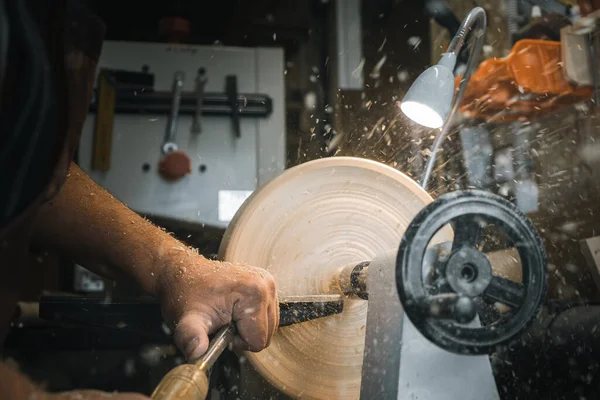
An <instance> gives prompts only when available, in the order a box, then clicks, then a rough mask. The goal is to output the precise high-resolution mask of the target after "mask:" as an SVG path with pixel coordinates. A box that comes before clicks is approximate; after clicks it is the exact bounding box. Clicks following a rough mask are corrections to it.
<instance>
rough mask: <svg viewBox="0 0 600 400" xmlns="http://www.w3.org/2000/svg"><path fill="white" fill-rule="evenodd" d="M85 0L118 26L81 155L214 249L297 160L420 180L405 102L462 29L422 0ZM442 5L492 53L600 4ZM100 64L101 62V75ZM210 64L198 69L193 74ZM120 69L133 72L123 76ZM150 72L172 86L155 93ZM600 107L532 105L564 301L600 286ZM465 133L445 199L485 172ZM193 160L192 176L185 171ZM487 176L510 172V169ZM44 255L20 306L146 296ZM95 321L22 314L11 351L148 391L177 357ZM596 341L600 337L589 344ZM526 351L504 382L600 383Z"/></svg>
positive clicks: (39, 363)
mask: <svg viewBox="0 0 600 400" xmlns="http://www.w3.org/2000/svg"><path fill="white" fill-rule="evenodd" d="M517 2H518V1H515V2H514V3H517ZM87 3H88V4H89V6H91V7H92V8H93V9H95V10H96V12H97V13H98V14H99V16H100V17H101V18H102V19H103V20H104V21H105V22H106V24H107V34H106V40H107V43H106V44H105V46H104V50H103V55H102V58H101V61H100V64H99V80H98V90H97V92H96V95H95V97H94V101H93V104H92V107H91V110H90V117H89V118H88V120H87V121H86V125H85V128H84V135H83V138H82V144H81V147H80V149H79V152H78V163H79V164H80V165H81V167H82V168H83V169H84V170H86V171H87V172H88V173H90V175H91V176H92V177H93V178H94V179H95V180H97V181H98V182H99V183H100V184H102V185H104V186H105V187H106V188H107V189H108V190H109V191H111V192H112V193H113V194H115V196H116V197H118V198H120V199H121V200H122V201H124V202H125V203H126V204H127V205H129V206H130V207H132V208H133V209H134V210H136V211H139V212H140V213H142V214H144V215H145V216H146V217H148V218H149V219H151V220H153V221H154V222H156V223H158V224H160V225H161V226H164V227H165V228H166V229H167V230H169V231H171V232H173V233H174V235H176V236H177V237H178V238H180V239H181V240H183V241H185V242H186V243H189V244H190V245H193V246H195V247H197V248H199V249H200V250H201V252H202V253H203V254H205V255H206V256H208V257H215V256H216V253H217V251H218V246H219V243H220V241H221V238H222V235H223V232H224V230H225V227H226V226H227V223H228V221H229V220H230V219H231V217H232V216H233V214H234V213H235V209H236V207H237V206H239V205H240V204H241V202H242V201H243V200H244V199H245V198H247V196H248V195H249V194H250V193H251V192H252V191H253V190H254V189H256V187H257V186H258V185H260V184H261V183H264V182H265V181H267V180H268V179H270V178H271V177H273V176H276V175H277V174H278V173H279V172H281V171H282V170H283V169H284V168H289V167H292V166H294V165H298V164H300V163H303V162H306V161H309V160H313V159H318V158H322V157H332V156H341V155H346V156H357V157H364V158H369V159H372V160H377V161H380V162H383V163H385V164H387V165H390V166H392V167H394V168H396V169H398V170H400V171H402V172H404V173H406V174H408V175H409V176H411V177H413V178H414V179H418V178H419V176H420V174H421V173H422V172H423V166H424V163H425V161H426V160H427V158H428V157H429V155H430V153H428V151H429V148H430V147H431V144H432V142H433V137H434V136H433V135H434V133H433V131H429V130H426V129H424V128H422V127H419V126H417V125H416V124H414V123H412V122H409V121H408V120H407V118H405V117H404V116H403V115H402V114H401V112H400V109H399V107H398V104H399V102H400V100H401V99H402V97H403V95H404V93H405V91H406V90H407V89H408V87H409V86H410V84H411V83H412V82H413V80H414V79H415V78H416V77H417V76H418V74H419V73H420V72H422V71H423V70H424V69H425V68H426V67H428V66H429V65H431V64H432V63H434V62H435V61H436V60H438V59H439V57H440V55H441V53H442V52H443V50H444V49H445V48H446V46H447V44H448V42H449V37H450V35H449V34H448V32H447V30H446V28H445V27H443V26H441V25H440V23H439V21H435V20H434V18H433V15H432V14H431V12H430V10H428V9H427V8H426V7H425V5H426V4H425V3H427V2H425V1H412V0H369V1H359V0H347V1H343V0H337V1H336V0H317V1H308V0H307V1H293V0H255V1H252V2H243V1H236V0H221V1H218V2H211V3H210V4H209V3H208V2H201V1H192V0H171V1H168V2H163V1H156V2H146V1H144V2H142V1H139V0H130V1H129V2H127V7H123V5H122V4H116V3H114V2H107V1H93V0H88V1H87ZM446 3H447V5H448V6H449V7H450V9H451V10H452V11H453V13H454V14H455V15H456V17H457V18H458V20H461V19H462V18H463V17H464V16H465V15H466V14H467V12H468V11H469V10H470V9H471V8H473V7H475V6H481V7H483V8H484V9H485V10H486V11H487V13H488V30H487V35H486V38H485V43H486V45H485V48H484V56H483V57H482V60H484V59H488V58H493V57H504V56H506V55H508V54H509V53H510V52H511V49H512V47H513V44H514V43H515V42H516V39H518V38H534V39H543V40H560V29H561V28H564V27H565V26H567V25H568V23H567V22H565V20H566V18H567V17H566V16H564V15H562V16H560V15H559V16H558V17H557V13H555V12H554V13H553V12H551V6H552V5H557V4H558V5H563V6H564V7H568V6H569V5H570V6H577V7H578V9H579V12H581V13H583V12H589V11H593V10H595V9H597V8H599V5H598V4H597V2H595V1H579V2H578V1H575V0H573V1H558V0H557V1H554V2H551V1H540V2H536V1H534V0H530V1H520V3H524V4H526V5H527V7H525V8H524V9H525V10H526V11H523V12H522V15H518V14H517V15H515V11H514V9H512V8H511V7H510V5H511V4H512V3H513V2H512V1H509V0H506V1H500V0H470V1H462V0H449V1H446ZM537 3H540V4H539V9H540V10H541V15H540V16H536V17H535V18H531V6H532V5H533V6H537ZM546 3H548V4H550V3H551V5H550V6H547V4H546ZM522 10H523V8H522ZM536 10H537V9H536ZM549 10H550V11H549ZM527 13H529V14H527ZM557 21H558V22H557ZM540 32H542V33H540ZM196 46H202V47H196ZM177 63H179V64H177ZM103 69H104V70H105V71H106V74H105V75H103V74H102V73H100V72H101V71H102V70H103ZM199 69H203V72H204V74H203V75H200V73H199V72H198V75H197V72H196V71H199ZM111 70H112V71H114V70H120V71H121V73H120V74H118V73H113V74H112V75H111V73H110V71H111ZM177 70H185V80H184V82H183V83H182V84H183V85H184V92H185V93H184V94H183V96H182V98H181V99H182V101H181V108H180V113H181V115H180V116H179V119H178V124H177V136H176V137H177V139H178V142H181V141H183V143H184V144H183V145H182V144H180V145H179V146H180V147H179V149H178V150H180V153H182V154H183V155H181V158H177V159H173V160H171V163H170V164H169V163H166V164H168V165H165V163H164V160H163V159H162V148H161V145H162V143H163V135H164V132H165V129H166V121H167V115H168V113H169V112H170V110H171V101H172V87H173V84H174V79H175V80H176V78H175V76H174V73H175V72H176V71H177ZM152 74H155V75H154V76H153V77H150V75H152ZM103 77H104V79H106V80H109V79H112V80H113V82H114V81H117V82H118V83H122V86H120V88H121V89H123V91H122V92H119V89H117V90H116V91H113V92H110V90H111V89H110V87H112V86H110V87H109V85H105V86H104V90H106V91H109V92H110V93H109V94H108V95H107V94H106V93H102V90H103V89H102V79H103ZM198 79H206V86H205V88H206V90H205V91H203V92H202V93H199V92H198V91H197V88H198ZM150 86H154V89H156V90H158V91H161V92H164V93H163V95H160V96H159V95H158V94H152V93H146V94H144V92H145V91H148V88H149V87H150ZM175 86H176V85H175ZM113 90H114V89H113ZM125 90H128V92H125ZM132 91H133V92H135V95H131V93H132ZM128 93H129V94H128ZM111 96H112V97H111ZM198 96H204V100H205V102H204V104H205V105H204V107H207V108H209V110H205V111H206V112H205V113H200V114H199V115H200V117H199V121H196V122H199V124H200V126H201V131H200V133H197V132H194V131H193V129H192V124H193V122H194V118H196V115H195V114H196V112H197V110H196V100H197V99H198ZM111 99H112V100H111ZM111 101H112V102H113V103H116V108H115V104H113V105H112V108H113V109H115V110H116V111H115V112H114V113H113V114H111V113H110V111H106V109H104V108H103V105H104V106H105V107H108V109H110V102H111ZM107 102H108V103H107ZM119 102H121V104H119ZM246 102H247V103H246ZM106 104H109V106H106ZM236 109H238V111H235V110H236ZM153 112H154V114H157V115H162V117H155V116H154V115H153ZM101 113H104V117H103V118H108V120H110V121H114V125H113V126H114V128H113V129H112V130H111V129H109V130H108V131H106V129H104V128H102V129H101V127H100V128H99V125H98V122H97V121H98V119H99V118H100V117H97V115H100V114H101ZM140 115H142V117H140ZM146 115H151V117H147V116H146ZM599 115H600V112H599V111H598V107H597V105H596V104H595V102H594V101H593V99H592V97H590V96H588V98H584V99H577V101H573V102H571V103H568V104H565V105H563V106H562V107H559V108H557V109H554V110H553V111H552V112H550V113H546V114H543V115H540V116H535V117H531V118H530V119H529V120H528V122H529V123H530V124H529V126H530V129H531V130H532V136H531V140H530V141H529V142H528V151H527V152H528V154H529V156H530V159H529V163H530V166H531V169H532V171H531V174H530V179H531V180H533V181H535V184H536V186H537V188H538V190H539V191H538V195H537V199H536V201H537V205H536V207H534V209H533V210H532V211H531V212H530V213H529V216H530V218H531V219H532V220H533V222H534V224H535V225H536V227H537V228H538V231H539V232H540V234H541V236H542V237H543V239H544V243H545V247H546V251H547V253H548V257H549V263H550V264H549V293H548V299H549V300H548V303H552V302H554V303H552V304H559V307H561V309H567V308H569V307H572V306H573V305H574V304H578V305H581V304H585V305H593V304H595V303H596V302H598V301H599V300H600V296H599V295H600V275H599V272H598V271H599V270H598V268H600V266H598V265H597V264H595V263H594V258H595V259H596V260H597V259H598V257H597V254H595V253H594V251H595V250H594V249H593V248H591V250H590V247H589V246H592V245H591V244H589V245H587V244H585V243H587V242H586V240H588V239H589V240H591V241H592V242H593V239H592V238H594V237H595V236H597V235H599V232H600V201H598V199H599V198H600V179H599V173H598V169H599V167H600V147H598V144H597V143H598V142H597V140H600V123H599V119H598V116H599ZM140 118H144V119H145V122H144V124H140V123H139V121H140ZM521 122H523V120H521ZM464 124H465V125H467V126H468V127H471V128H473V129H480V128H483V129H485V130H486V131H487V132H488V133H489V138H490V140H491V144H492V146H493V149H494V151H496V152H499V153H501V152H502V150H503V149H506V148H507V147H510V146H512V145H513V143H512V142H511V139H510V138H511V136H510V135H509V134H508V133H507V132H509V131H510V129H511V125H510V122H507V120H503V119H501V118H500V119H493V118H486V117H481V116H476V118H472V119H471V120H470V121H467V122H465V123H464ZM99 130H102V132H103V133H102V136H100V134H99V133H98V131H99ZM152 132H155V133H156V134H152ZM211 136H212V138H211ZM460 137H461V136H459V135H458V133H457V132H455V133H453V134H452V135H451V136H450V139H449V140H448V141H447V143H446V144H445V145H444V151H443V152H441V153H440V155H439V160H438V162H437V168H436V171H435V174H434V178H433V185H432V188H433V189H432V192H433V195H434V197H435V196H438V195H440V194H442V193H444V192H448V191H451V190H455V189H459V188H463V189H464V188H468V187H472V186H473V181H472V180H470V178H469V177H470V175H469V174H470V171H469V165H470V164H468V163H467V162H465V158H466V157H467V154H466V153H465V150H464V147H463V146H462V145H461V143H462V142H461V140H460ZM182 165H183V167H182ZM182 171H183V172H182ZM180 175H181V176H184V178H183V179H184V180H187V181H186V182H187V183H185V184H182V183H181V181H178V179H179V178H181V176H180ZM174 180H175V183H173V182H172V181H174ZM173 185H180V186H173ZM491 186H493V187H494V188H501V187H502V182H499V181H494V182H493V184H491ZM168 187H171V188H173V187H176V188H177V189H176V191H177V193H174V192H173V191H171V192H170V193H169V194H167V193H166V192H164V193H163V192H160V191H161V190H163V191H165V190H166V189H165V188H168ZM495 190H496V189H495ZM497 190H500V189H497ZM513 195H515V194H514V193H513ZM152 199H154V200H152ZM198 202H202V204H201V206H198V205H197V204H198ZM592 242H590V243H592ZM594 243H596V244H595V245H596V246H598V243H597V241H595V242H594ZM586 246H588V247H586ZM586 249H587V250H586ZM586 251H587V253H586ZM596 251H597V250H596ZM590 252H591V254H592V255H593V256H592V257H588V255H589V254H588V253H590ZM594 254H595V255H594ZM31 264H32V268H34V269H35V271H36V272H37V273H36V275H32V278H31V281H30V285H29V287H28V290H27V292H26V293H25V294H24V297H23V299H22V300H23V305H24V307H25V306H26V304H30V303H32V302H35V301H37V300H38V299H39V296H40V294H42V293H78V294H102V295H106V296H108V297H124V296H135V295H138V294H139V293H138V292H137V289H136V288H134V287H130V286H126V285H124V284H119V285H117V284H116V283H114V282H112V281H109V280H106V279H103V278H100V277H98V276H96V275H94V274H92V273H90V272H89V271H87V270H85V269H83V268H82V267H80V266H77V265H73V264H72V263H71V262H70V261H69V260H65V259H61V258H60V257H59V256H58V255H56V254H50V253H47V252H44V251H40V252H39V253H38V254H35V255H32V258H31ZM596 320H597V319H596ZM24 323H26V321H25V322H24ZM586 323H587V322H581V324H583V325H585V324H586ZM567 325H568V324H567ZM73 329H76V328H73ZM73 332H76V330H73ZM86 332H87V333H86V335H85V338H84V336H83V335H80V336H79V337H77V336H73V338H70V339H69V343H64V341H63V342H60V343H59V341H58V339H56V337H57V336H56V335H57V331H56V330H52V329H48V330H47V331H46V332H45V333H40V332H39V331H38V332H35V335H36V336H35V337H34V336H28V335H29V333H28V332H26V331H21V332H19V331H18V330H17V329H15V330H14V331H13V332H12V333H11V335H10V336H9V338H8V340H7V343H6V347H7V349H8V353H7V354H9V355H11V356H12V357H13V359H14V360H15V362H17V363H18V364H19V365H20V367H21V368H22V369H23V370H25V371H27V372H28V373H29V374H31V376H33V377H34V378H35V379H37V380H39V381H40V382H42V383H43V384H45V385H46V386H47V387H48V388H50V389H53V390H59V389H60V390H65V389H72V388H81V387H86V388H98V389H104V390H116V389H119V390H132V391H142V392H146V393H149V392H151V390H152V388H153V387H155V385H156V383H157V382H158V381H159V380H160V378H161V377H162V376H163V375H164V373H166V372H167V371H168V370H169V369H170V368H171V367H172V366H173V365H175V364H177V363H180V362H181V361H182V360H181V358H180V357H179V355H178V354H177V352H176V351H175V349H174V348H173V347H172V346H171V345H169V343H168V342H166V341H163V342H161V343H158V344H157V343H155V342H152V341H148V342H139V341H136V342H135V343H134V342H132V341H131V340H130V339H128V338H127V335H120V334H119V332H118V331H110V332H109V333H106V332H103V331H102V330H100V329H99V330H97V331H94V330H93V329H87V330H86ZM89 332H92V333H91V336H90V333H89ZM594 332H595V330H594ZM31 335H33V334H31ZM94 335H96V336H94ZM532 335H534V334H532ZM534 336H535V335H534ZM33 338H35V339H33ZM584 340H585V341H588V342H589V341H590V340H591V339H590V337H586V338H585V339H584ZM69 346H70V347H71V348H69V349H67V347H69ZM581 346H582V345H581V342H578V344H575V345H573V346H572V347H569V348H568V351H565V354H569V353H573V354H575V353H576V352H578V351H579V352H582V351H583V350H581ZM524 347H527V346H524ZM535 349H536V351H537V350H539V348H538V347H535ZM531 351H534V350H531ZM592 351H596V352H598V349H589V348H587V347H586V348H585V352H592ZM595 354H597V353H595ZM528 355H530V353H529V352H528V351H527V349H526V348H523V349H520V350H519V351H514V352H512V353H511V354H505V355H502V357H499V359H500V358H501V359H502V360H504V361H505V362H504V361H502V362H500V364H503V365H500V366H498V364H496V365H495V366H496V367H498V368H499V372H498V375H497V376H499V377H501V379H502V382H503V383H502V385H501V386H502V390H501V392H502V393H501V394H503V395H506V398H510V399H517V398H528V397H526V396H527V393H529V392H535V393H538V394H539V393H541V391H542V390H548V391H549V392H550V391H552V390H559V389H556V387H554V386H552V385H549V384H548V383H547V381H546V382H541V383H540V382H537V383H536V381H535V376H533V375H535V374H533V373H532V372H531V371H536V372H537V375H538V376H537V378H540V374H542V375H543V374H544V373H545V372H544V371H552V372H551V373H553V374H555V377H557V378H561V377H569V378H568V379H567V378H565V379H564V380H562V379H554V383H553V385H554V384H556V385H558V384H559V383H560V382H559V381H562V382H563V384H564V387H567V388H570V387H572V386H569V385H575V383H573V382H576V383H577V385H588V386H593V385H596V387H598V386H600V385H599V384H598V379H600V376H599V374H600V369H599V365H598V363H597V362H596V361H589V363H588V364H589V365H588V364H586V367H585V368H583V367H578V368H580V369H581V370H580V369H577V371H578V372H577V373H574V372H573V371H574V369H573V368H575V367H574V366H573V363H572V358H570V357H567V356H563V355H562V353H561V354H560V355H557V356H556V359H555V360H552V361H548V359H547V358H544V360H542V361H540V358H536V359H533V358H531V357H529V356H528ZM509 357H511V358H512V359H511V360H508V358H509ZM528 357H529V358H528ZM590 358H591V357H590ZM557 360H558V361H557ZM596 360H597V359H596ZM582 368H583V369H582ZM584 370H585V371H584ZM520 374H524V375H520ZM522 376H525V378H523V377H522ZM544 376H546V375H544ZM546 378H547V376H546ZM257 379H258V378H257ZM497 379H500V378H497ZM566 381H568V382H566ZM544 386H545V387H546V388H545V389H543V388H542V387H544ZM564 387H563V389H562V390H568V389H564ZM232 398H233V397H232ZM536 398H538V397H536ZM539 398H559V397H539ZM565 398H576V397H565Z"/></svg>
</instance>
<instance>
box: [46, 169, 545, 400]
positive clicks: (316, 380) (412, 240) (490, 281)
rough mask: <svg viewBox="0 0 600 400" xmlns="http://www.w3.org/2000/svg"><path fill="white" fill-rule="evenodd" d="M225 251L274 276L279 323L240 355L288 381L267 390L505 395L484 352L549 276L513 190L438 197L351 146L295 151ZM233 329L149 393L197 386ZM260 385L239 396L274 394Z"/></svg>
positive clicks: (172, 395) (69, 306)
mask: <svg viewBox="0 0 600 400" xmlns="http://www.w3.org/2000/svg"><path fill="white" fill-rule="evenodd" d="M220 256H221V258H222V259H224V260H226V261H231V262H240V263H247V264H251V265H259V266H261V267H263V268H266V269H268V270H269V271H270V272H271V273H272V274H273V275H274V277H275V280H276V282H277V285H278V296H279V300H280V327H279V329H278V330H277V332H276V334H275V336H274V337H273V339H272V342H271V345H270V346H269V347H268V348H267V349H265V350H263V351H261V352H260V353H247V354H245V355H244V357H245V358H247V359H248V360H249V364H250V365H251V367H252V368H253V369H254V370H255V371H256V372H258V373H259V374H260V375H261V376H262V377H264V378H265V380H266V381H267V382H268V383H270V384H271V386H273V387H274V388H275V390H276V391H277V392H278V393H282V394H283V395H284V396H287V397H277V396H279V395H276V397H274V398H276V399H279V398H289V397H291V398H302V399H358V398H360V399H373V398H378V399H403V400H404V399H406V400H409V399H416V398H419V399H423V400H438V399H440V400H442V399H444V400H447V399H466V400H496V399H499V395H498V391H497V389H496V383H495V379H494V375H493V373H492V368H491V365H490V360H489V357H488V354H489V353H492V352H494V351H495V350H496V349H497V348H499V347H500V346H503V345H506V344H509V343H511V342H512V341H513V340H515V339H516V338H518V337H519V335H520V334H522V333H523V332H524V330H525V329H526V328H527V327H528V326H529V324H530V323H531V321H532V320H533V319H534V318H535V317H536V315H537V313H538V311H539V308H540V305H541V302H542V299H543V296H544V294H545V288H546V256H545V252H544V249H543V246H542V244H541V240H540V239H539V236H538V235H537V233H536V231H535V229H534V228H533V226H532V225H531V223H530V222H529V220H528V219H527V218H526V217H525V216H524V215H523V214H522V213H521V212H520V211H519V210H518V209H517V207H515V206H514V205H513V204H512V203H510V202H509V201H507V200H505V199H503V198H501V197H499V196H496V195H493V194H490V193H486V192H482V191H456V192H451V193H448V194H445V195H442V196H440V197H439V198H437V199H436V200H435V201H432V199H431V197H430V196H429V195H428V194H427V193H426V192H425V190H423V189H422V188H421V187H420V186H418V185H417V183H415V182H414V181H412V180H411V179H410V178H408V177H407V176H406V175H404V174H402V173H401V172H399V171H397V170H395V169H393V168H390V167H388V166H386V165H383V164H380V163H377V162H374V161H370V160H366V159H361V158H351V157H333V158H327V159H321V160H316V161H311V162H308V163H305V164H302V165H299V166H296V167H294V168H291V169H289V170H287V171H285V172H284V173H282V174H281V175H279V176H278V177H276V178H275V179H273V180H272V181H270V182H269V183H267V184H265V185H263V186H262V187H261V188H259V189H258V190H257V191H255V192H254V193H253V194H252V196H251V197H250V198H248V200H247V201H246V202H245V203H244V204H243V206H242V207H241V208H240V210H239V211H238V212H237V214H236V216H235V218H234V219H233V221H232V223H231V224H230V226H229V228H228V230H227V231H226V233H225V236H224V240H223V242H222V246H221V249H220ZM39 314H40V316H41V317H42V318H45V319H48V320H53V321H65V322H72V323H79V324H88V325H96V326H97V325H98V324H100V325H101V326H116V327H122V326H123V325H126V326H127V328H128V329H131V330H134V331H135V330H140V329H141V330H144V331H147V330H148V329H150V327H155V328H156V329H159V328H160V326H161V325H162V316H161V313H160V308H159V306H158V304H157V303H153V302H150V303H144V302H142V303H139V302H138V303H131V304H129V303H127V302H116V303H115V302H113V303H111V304H106V302H105V300H104V299H80V298H69V297H58V298H55V297H47V298H44V299H42V300H41V301H40V313H39ZM135 317H139V318H135ZM405 317H407V318H405ZM234 329H235V327H234V326H233V325H230V326H228V327H225V328H224V329H222V330H221V331H220V332H218V333H217V334H216V335H215V337H214V338H213V339H212V341H211V344H210V345H209V350H208V351H207V353H206V354H205V355H204V356H202V358H200V359H199V360H197V361H196V362H195V363H193V364H186V365H180V366H178V367H176V368H175V369H173V370H172V371H171V372H170V373H168V374H167V375H166V376H165V377H164V378H163V380H162V382H161V383H160V385H158V387H157V389H156V390H155V392H154V394H153V397H152V398H153V399H156V400H159V399H160V400H164V399H181V400H186V399H194V400H196V399H203V398H204V397H205V396H206V393H208V392H209V387H208V385H209V382H210V381H209V379H208V378H207V374H208V372H209V370H210V368H211V366H212V365H213V364H214V363H215V361H216V360H217V358H218V357H219V355H220V354H221V352H222V351H223V350H224V349H225V348H226V347H227V345H228V343H229V341H230V340H231V337H233V330H234ZM456 371H460V374H456ZM258 386H259V387H260V388H257V389H258V390H260V392H259V393H254V392H253V388H251V387H244V388H242V391H241V396H240V397H241V398H242V399H253V398H265V397H271V396H270V395H265V392H264V390H266V387H264V385H263V386H261V385H260V384H259V385H258Z"/></svg>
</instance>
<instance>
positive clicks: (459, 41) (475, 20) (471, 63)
mask: <svg viewBox="0 0 600 400" xmlns="http://www.w3.org/2000/svg"><path fill="white" fill-rule="evenodd" d="M475 27H478V28H479V29H478V31H477V32H474V36H475V43H473V47H472V48H471V53H470V55H469V59H468V61H467V67H466V69H465V73H464V74H463V77H462V80H461V81H460V84H459V86H458V91H457V92H456V95H455V97H454V101H453V104H452V109H451V110H450V114H448V117H447V118H446V121H445V122H444V126H442V130H441V131H440V133H439V134H438V136H437V137H436V138H435V141H434V142H433V146H432V148H431V156H430V157H429V160H428V161H427V164H426V166H425V172H424V174H423V179H422V180H421V187H422V188H423V189H427V184H428V183H429V178H430V177H431V173H432V172H433V167H434V165H435V160H436V157H437V152H438V151H439V149H440V147H441V144H442V142H443V141H444V139H445V138H446V136H448V134H449V133H450V129H451V128H452V126H451V122H452V119H454V115H455V114H456V112H457V111H458V109H459V107H460V104H461V103H462V100H463V97H464V95H465V91H466V89H467V85H468V83H469V80H470V79H471V74H472V73H473V70H474V68H475V65H476V63H477V61H478V58H479V55H480V54H481V51H482V49H483V40H484V34H485V30H486V29H487V17H486V15H485V11H484V10H483V8H481V7H475V8H474V9H472V10H471V12H470V13H469V14H468V15H467V17H466V18H465V19H464V20H463V22H462V24H461V25H460V28H459V29H458V33H457V34H456V35H455V36H454V38H453V39H452V41H451V42H450V45H449V46H448V49H447V50H446V52H447V53H456V56H457V57H458V55H459V54H460V51H461V50H462V48H463V46H464V45H465V40H466V38H467V33H469V31H470V30H472V29H473V28H475Z"/></svg>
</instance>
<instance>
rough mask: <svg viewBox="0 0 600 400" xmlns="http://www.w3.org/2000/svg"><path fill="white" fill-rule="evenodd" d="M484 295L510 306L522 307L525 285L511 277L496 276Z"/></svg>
mask: <svg viewBox="0 0 600 400" xmlns="http://www.w3.org/2000/svg"><path fill="white" fill-rule="evenodd" d="M483 296H484V297H487V298H489V299H492V300H494V301H496V302H498V303H502V304H505V305H507V306H509V307H513V308H517V307H520V306H521V305H522V304H523V302H524V301H525V287H524V286H523V285H522V284H520V283H517V282H513V281H511V280H509V279H506V278H502V277H499V276H494V277H493V278H492V280H491V282H490V284H489V285H488V287H487V288H486V289H485V291H484V292H483Z"/></svg>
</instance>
